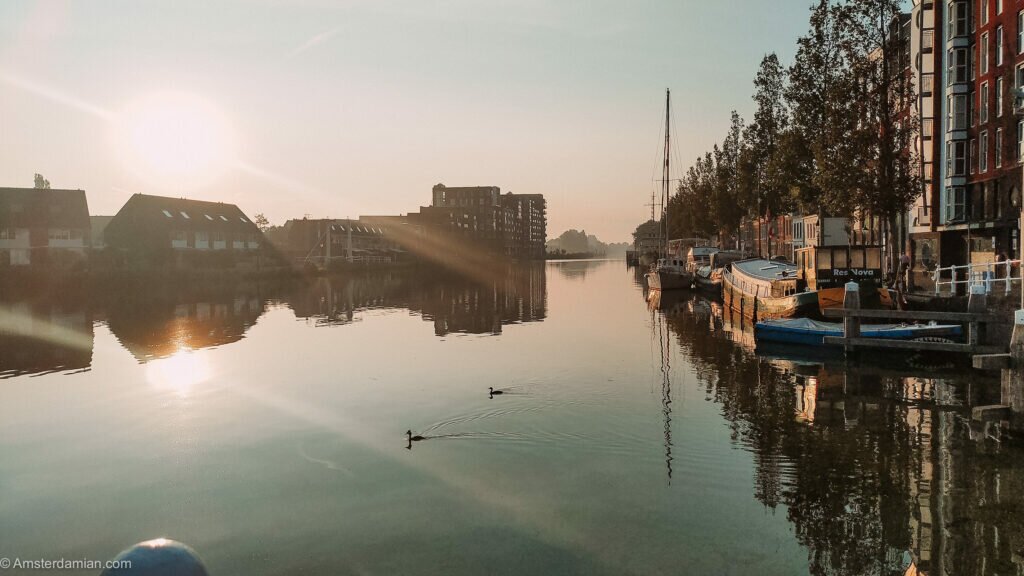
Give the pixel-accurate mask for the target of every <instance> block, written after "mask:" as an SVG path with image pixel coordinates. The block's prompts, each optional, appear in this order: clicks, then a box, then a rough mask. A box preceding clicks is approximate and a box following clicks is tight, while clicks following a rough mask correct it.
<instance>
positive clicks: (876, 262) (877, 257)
mask: <svg viewBox="0 0 1024 576" xmlns="http://www.w3.org/2000/svg"><path fill="white" fill-rule="evenodd" d="M867 253H868V254H867V261H868V265H867V267H868V268H872V269H879V268H881V267H882V250H881V249H879V248H871V249H870V250H868V251H867Z"/></svg>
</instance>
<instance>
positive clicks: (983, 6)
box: [978, 0, 988, 26]
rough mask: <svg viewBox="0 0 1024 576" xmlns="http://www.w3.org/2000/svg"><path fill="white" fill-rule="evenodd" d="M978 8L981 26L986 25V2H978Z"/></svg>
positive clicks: (980, 0)
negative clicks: (979, 9)
mask: <svg viewBox="0 0 1024 576" xmlns="http://www.w3.org/2000/svg"><path fill="white" fill-rule="evenodd" d="M978 6H980V7H981V25H982V26H984V25H985V24H988V0H979V1H978Z"/></svg>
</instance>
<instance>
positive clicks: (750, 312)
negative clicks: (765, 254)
mask: <svg viewBox="0 0 1024 576" xmlns="http://www.w3.org/2000/svg"><path fill="white" fill-rule="evenodd" d="M802 288H803V282H801V281H800V280H799V279H798V278H797V267H796V265H794V264H792V263H790V262H785V261H782V260H766V259H764V258H749V259H746V260H739V261H737V262H733V263H732V264H731V265H729V267H728V268H727V269H726V270H725V271H724V272H723V273H722V299H723V301H724V303H725V305H726V307H728V308H731V309H733V310H736V311H738V312H740V313H741V314H742V315H743V316H745V317H747V318H750V319H752V320H754V321H758V320H765V319H772V318H798V317H802V316H812V315H817V314H818V313H819V310H818V294H817V292H814V291H802V290H801V289H802Z"/></svg>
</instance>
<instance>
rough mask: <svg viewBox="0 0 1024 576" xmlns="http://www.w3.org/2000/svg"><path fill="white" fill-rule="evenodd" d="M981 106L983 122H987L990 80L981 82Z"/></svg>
mask: <svg viewBox="0 0 1024 576" xmlns="http://www.w3.org/2000/svg"><path fill="white" fill-rule="evenodd" d="M978 105H979V106H980V107H981V114H979V116H981V120H980V121H981V123H982V124H985V123H986V122H988V82H982V83H981V102H979V103H978Z"/></svg>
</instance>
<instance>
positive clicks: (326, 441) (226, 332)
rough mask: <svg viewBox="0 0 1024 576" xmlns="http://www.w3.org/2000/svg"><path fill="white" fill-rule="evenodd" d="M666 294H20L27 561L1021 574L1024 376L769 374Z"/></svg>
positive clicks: (368, 278)
mask: <svg viewBox="0 0 1024 576" xmlns="http://www.w3.org/2000/svg"><path fill="white" fill-rule="evenodd" d="M636 279H637V277H636V276H635V275H634V273H633V272H632V271H630V270H627V269H625V268H624V267H623V265H622V263H621V262H564V263H558V262H555V263H549V264H547V265H546V266H545V265H538V266H533V267H526V268H517V269H511V270H509V271H508V273H507V274H504V275H501V276H500V277H497V278H478V279H466V278H458V277H453V276H444V275H436V274H429V275H426V274H419V275H417V274H410V273H397V272H391V273H373V274H363V275H358V276H356V277H352V278H339V279H333V280H327V279H320V280H317V281H315V282H310V283H306V284H300V285H294V286H286V287H281V286H266V285H263V286H258V285H240V286H236V287H230V288H220V289H214V288H209V289H207V288H204V287H203V286H201V285H193V286H190V287H189V288H188V289H182V290H170V289H157V288H156V287H144V288H142V287H140V288H137V289H135V290H132V291H126V292H125V293H117V294H112V293H99V294H97V293H95V292H93V293H89V294H77V293H75V291H74V290H70V289H68V288H63V289H60V290H50V291H45V290H44V291H32V292H31V293H30V294H24V293H17V292H13V293H8V294H6V295H5V296H4V297H3V300H4V301H3V303H2V305H0V327H2V331H0V377H2V378H3V379H2V380H0V462H2V465H0V556H7V557H15V556H18V557H21V558H59V557H65V558H94V559H105V558H109V557H112V556H114V555H115V554H116V553H117V552H118V551H119V550H121V549H123V548H125V547H127V546H128V545H130V544H133V543H135V542H137V541H140V540H145V539H150V538H155V537H160V536H166V537H170V538H174V539H178V540H181V541H183V542H186V543H188V544H190V545H191V546H193V547H194V548H195V549H196V550H198V551H199V553H200V554H201V556H202V557H203V558H204V560H205V561H206V563H207V566H208V567H209V569H210V572H211V574H213V575H214V576H217V575H227V574H444V575H460V574H587V575H594V574H759V575H764V574H807V573H814V574H916V573H923V574H1020V573H1022V569H1024V568H1022V567H1024V527H1022V525H1021V522H1022V518H1024V514H1022V512H1024V509H1022V504H1024V501H1022V496H1021V495H1022V493H1024V492H1022V489H1024V470H1022V466H1024V459H1022V456H1024V452H1022V451H1021V450H1020V449H1019V448H1018V446H1019V443H1018V442H1017V441H1016V440H1015V439H1013V438H1009V437H1007V436H1006V435H1005V434H1000V433H999V431H998V430H992V429H986V428H984V427H980V426H978V425H971V423H970V418H969V411H970V406H972V405H977V404H985V403H990V402H993V401H995V400H997V399H998V382H993V381H990V380H986V379H983V378H979V377H978V376H977V375H973V376H970V377H966V376H958V375H957V374H958V372H957V371H956V369H955V368H954V367H953V366H952V365H951V364H948V363H946V362H945V361H942V360H935V359H928V358H916V357H911V358H905V359H902V360H901V361H900V362H892V361H891V360H889V359H885V360H880V361H876V360H875V359H867V360H866V361H864V362H862V363H861V364H860V365H859V366H858V367H856V368H853V367H847V366H844V365H843V362H842V361H841V359H830V358H825V359H815V358H800V357H799V356H793V354H794V351H792V350H781V351H767V352H760V353H755V352H754V350H753V346H752V343H751V342H750V336H749V332H744V331H743V330H742V328H741V327H740V326H736V325H734V324H733V323H732V322H731V319H730V318H728V317H723V315H722V312H721V309H720V307H719V306H718V305H717V304H715V303H714V302H711V301H708V300H705V299H703V298H700V297H696V296H686V297H682V298H679V297H677V298H675V299H671V300H670V299H666V300H665V301H661V302H655V305H654V306H649V305H648V303H647V302H646V301H645V299H644V294H643V293H642V289H641V288H640V287H639V285H638V284H637V281H636ZM796 352H799V351H796ZM489 386H493V387H495V388H498V389H502V390H503V391H505V394H502V395H500V396H495V397H493V398H491V397H489V396H488V392H487V389H488V387H489ZM407 429H411V430H412V431H413V433H414V434H421V435H423V436H426V437H427V438H426V440H424V441H421V442H416V443H413V444H411V445H410V444H407V442H406V438H405V431H406V430H407ZM35 573H38V572H35Z"/></svg>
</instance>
